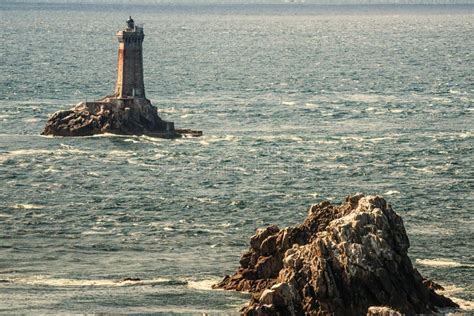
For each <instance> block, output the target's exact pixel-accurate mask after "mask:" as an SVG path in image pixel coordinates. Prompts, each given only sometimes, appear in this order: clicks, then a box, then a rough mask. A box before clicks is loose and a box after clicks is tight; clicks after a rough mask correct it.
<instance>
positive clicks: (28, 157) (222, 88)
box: [0, 1, 474, 314]
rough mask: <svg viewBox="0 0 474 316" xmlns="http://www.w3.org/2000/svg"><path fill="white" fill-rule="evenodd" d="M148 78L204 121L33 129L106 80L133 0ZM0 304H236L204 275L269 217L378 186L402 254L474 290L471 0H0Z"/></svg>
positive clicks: (161, 96) (215, 307)
mask: <svg viewBox="0 0 474 316" xmlns="http://www.w3.org/2000/svg"><path fill="white" fill-rule="evenodd" d="M129 14H132V15H133V17H134V19H135V20H136V21H137V22H142V23H145V35H146V37H145V42H144V67H145V84H146V92H147V96H148V98H149V99H151V100H152V101H153V103H154V104H155V105H156V106H157V107H158V108H159V111H160V115H161V116H162V117H163V118H164V119H166V120H171V121H174V122H175V124H176V126H178V127H185V128H193V129H198V130H203V131H204V136H203V137H201V138H195V139H180V140H171V141H170V140H162V139H153V138H149V137H129V136H113V135H104V136H98V137H85V138H51V137H42V136H40V135H39V134H40V132H41V130H42V128H43V126H44V124H45V122H46V120H47V118H48V114H50V113H52V112H54V111H56V110H59V109H65V108H69V107H71V106H72V105H73V104H75V103H77V102H79V101H84V100H94V99H98V98H100V97H102V96H104V95H107V94H109V93H110V92H112V91H113V89H114V80H115V75H116V68H115V66H116V65H115V63H116V53H117V40H116V39H115V37H114V34H115V31H116V30H118V29H121V28H122V27H123V25H124V21H125V20H126V19H127V18H128V15H129ZM0 17H1V18H0V26H1V29H2V31H1V32H0V41H1V43H2V45H1V46H0V73H1V74H2V75H1V76H0V312H1V313H6V314H11V313H25V312H30V313H31V312H34V313H65V312H68V313H81V312H84V313H119V312H120V313H124V312H126V313H145V312H146V313H163V314H169V313H171V312H174V313H190V314H195V313H201V312H211V313H213V312H214V313H229V314H232V313H236V312H237V311H238V309H239V307H240V306H242V304H244V303H245V302H246V301H247V300H248V298H249V296H248V295H247V294H242V293H234V292H224V291H217V290H211V289H210V286H211V284H213V283H214V282H216V281H218V280H220V279H221V278H222V277H223V276H224V275H225V274H230V273H232V272H233V271H234V270H235V269H236V268H237V267H238V259H239V257H240V254H241V253H242V252H243V251H245V250H246V248H247V247H248V240H249V237H250V236H251V235H252V234H253V233H254V231H255V229H256V228H258V227H262V226H266V225H269V224H277V225H279V226H280V227H283V226H287V225H293V224H297V223H300V222H301V221H302V220H303V219H304V217H305V215H306V211H307V208H308V207H309V205H311V204H312V203H316V202H320V201H321V200H331V201H333V202H340V201H341V200H343V199H344V197H345V196H346V195H348V194H352V193H356V192H364V193H368V194H381V195H383V196H384V197H385V198H386V199H387V200H388V201H389V202H390V203H391V204H392V205H393V206H394V209H395V210H396V211H397V212H398V213H399V214H400V215H402V216H403V219H404V221H405V225H406V228H407V231H408V234H409V238H410V241H411V248H410V257H411V258H412V260H413V262H414V264H415V265H416V266H417V268H418V269H419V270H420V271H421V273H422V274H423V275H424V276H426V277H429V278H432V279H434V280H435V281H437V282H439V283H441V284H442V285H444V286H445V287H446V293H447V294H448V295H449V296H450V297H453V298H454V299H456V301H457V302H459V303H460V304H461V305H462V306H463V308H464V310H465V311H466V312H469V310H470V311H471V312H472V310H473V309H474V303H473V301H474V286H473V284H474V277H473V275H474V273H473V272H474V255H473V254H474V245H473V240H474V218H473V212H474V185H473V184H474V183H473V179H474V168H473V158H474V149H473V147H474V135H473V133H474V120H473V116H474V105H473V98H474V86H473V82H474V81H473V69H474V56H473V51H474V37H473V36H472V34H474V23H473V21H474V5H459V6H365V7H350V6H334V7H333V6H316V5H265V6H258V5H220V6H205V5H200V6H193V5H188V6H176V5H175V6H173V5H157V6H151V5H148V6H140V5H133V6H132V5H130V6H112V5H104V4H101V5H79V4H74V5H73V4H35V3H26V4H25V3H23V4H21V3H9V2H4V1H2V2H0Z"/></svg>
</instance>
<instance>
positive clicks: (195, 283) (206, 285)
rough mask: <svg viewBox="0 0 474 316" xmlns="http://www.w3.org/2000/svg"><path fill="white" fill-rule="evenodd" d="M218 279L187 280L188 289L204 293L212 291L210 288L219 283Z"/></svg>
mask: <svg viewBox="0 0 474 316" xmlns="http://www.w3.org/2000/svg"><path fill="white" fill-rule="evenodd" d="M220 281H221V279H220V278H213V279H205V280H187V282H188V288H190V289H194V290H205V291H211V290H212V291H213V290H214V289H213V288H212V286H213V285H214V284H217V283H218V282H220Z"/></svg>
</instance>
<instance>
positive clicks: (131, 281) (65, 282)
mask: <svg viewBox="0 0 474 316" xmlns="http://www.w3.org/2000/svg"><path fill="white" fill-rule="evenodd" d="M2 281H3V282H10V283H15V284H27V285H42V286H52V287H81V286H96V287H118V286H145V285H160V284H162V285H166V284H170V283H173V281H174V280H172V279H165V278H156V279H150V280H141V279H135V278H126V279H121V280H111V279H93V280H87V279H66V278H50V277H47V276H33V277H25V278H11V279H4V280H2Z"/></svg>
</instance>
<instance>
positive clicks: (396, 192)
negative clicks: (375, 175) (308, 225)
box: [384, 190, 400, 195]
mask: <svg viewBox="0 0 474 316" xmlns="http://www.w3.org/2000/svg"><path fill="white" fill-rule="evenodd" d="M396 194H400V191H397V190H389V191H387V192H385V193H384V195H396Z"/></svg>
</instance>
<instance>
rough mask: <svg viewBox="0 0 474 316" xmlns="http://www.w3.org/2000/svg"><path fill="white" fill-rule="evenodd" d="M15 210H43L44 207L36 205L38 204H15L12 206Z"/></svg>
mask: <svg viewBox="0 0 474 316" xmlns="http://www.w3.org/2000/svg"><path fill="white" fill-rule="evenodd" d="M12 208H14V209H19V210H39V209H42V208H43V206H42V205H36V204H15V205H13V206H12Z"/></svg>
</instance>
